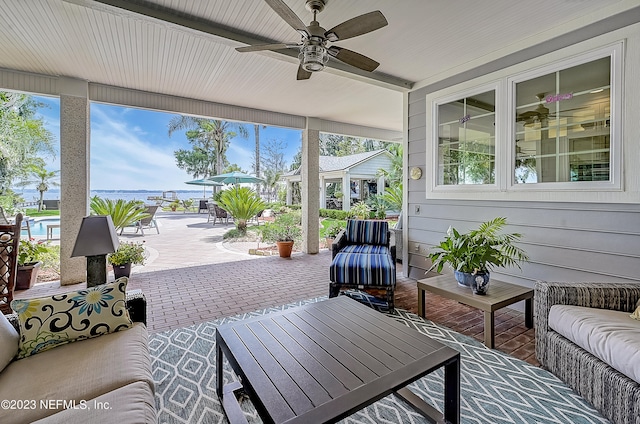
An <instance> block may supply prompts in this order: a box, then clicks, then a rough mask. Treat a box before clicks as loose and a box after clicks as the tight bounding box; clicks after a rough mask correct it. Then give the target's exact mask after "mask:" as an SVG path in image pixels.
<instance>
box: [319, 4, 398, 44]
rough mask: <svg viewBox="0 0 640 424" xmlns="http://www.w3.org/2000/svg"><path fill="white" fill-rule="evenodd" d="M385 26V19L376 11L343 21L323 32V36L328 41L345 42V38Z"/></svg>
mask: <svg viewBox="0 0 640 424" xmlns="http://www.w3.org/2000/svg"><path fill="white" fill-rule="evenodd" d="M387 24H388V22H387V19H386V18H385V17H384V15H383V14H382V12H380V11H379V10H376V11H374V12H369V13H365V14H364V15H360V16H356V17H355V18H351V19H349V20H348V21H344V22H343V23H341V24H339V25H336V26H334V27H333V28H331V29H330V30H329V31H327V32H325V34H324V36H325V37H326V38H327V39H328V40H329V41H338V40H346V39H347V38H352V37H357V36H358V35H362V34H366V33H368V32H371V31H375V30H377V29H380V28H382V27H384V26H386V25H387Z"/></svg>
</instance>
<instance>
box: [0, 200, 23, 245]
mask: <svg viewBox="0 0 640 424" xmlns="http://www.w3.org/2000/svg"><path fill="white" fill-rule="evenodd" d="M20 216H21V217H22V223H21V224H20V226H21V227H20V228H26V229H27V234H28V235H29V238H31V225H30V224H29V217H27V216H22V215H20ZM14 221H15V219H14V218H8V217H7V214H6V213H5V211H4V208H3V207H2V206H0V225H11V224H13V222H14Z"/></svg>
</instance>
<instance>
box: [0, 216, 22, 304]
mask: <svg viewBox="0 0 640 424" xmlns="http://www.w3.org/2000/svg"><path fill="white" fill-rule="evenodd" d="M21 226H22V215H21V214H18V215H17V216H16V218H15V222H14V223H13V224H0V312H2V313H3V314H11V313H13V311H12V310H11V306H10V304H11V301H12V300H13V290H14V288H15V284H16V274H17V273H18V243H19V241H20V228H21Z"/></svg>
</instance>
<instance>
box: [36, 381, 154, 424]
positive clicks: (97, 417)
mask: <svg viewBox="0 0 640 424" xmlns="http://www.w3.org/2000/svg"><path fill="white" fill-rule="evenodd" d="M84 405H85V407H86V409H85V407H81V408H77V409H65V410H64V411H61V412H58V413H57V414H54V415H50V416H48V417H46V418H43V419H41V420H38V421H36V422H35V424H86V423H100V424H126V423H136V424H146V423H156V422H158V420H157V418H156V410H155V400H154V398H153V391H152V390H151V389H150V388H149V386H148V385H147V384H146V383H143V382H140V381H139V382H137V383H131V384H129V385H127V386H124V387H121V388H119V389H116V390H113V391H111V392H109V393H105V394H104V395H102V396H99V397H97V398H95V399H91V400H87V402H86V403H85V404H84Z"/></svg>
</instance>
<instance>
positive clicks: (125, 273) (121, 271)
mask: <svg viewBox="0 0 640 424" xmlns="http://www.w3.org/2000/svg"><path fill="white" fill-rule="evenodd" d="M112 266H113V277H114V278H115V279H116V280H117V279H118V278H120V277H127V278H129V276H130V275H131V264H122V265H112Z"/></svg>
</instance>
